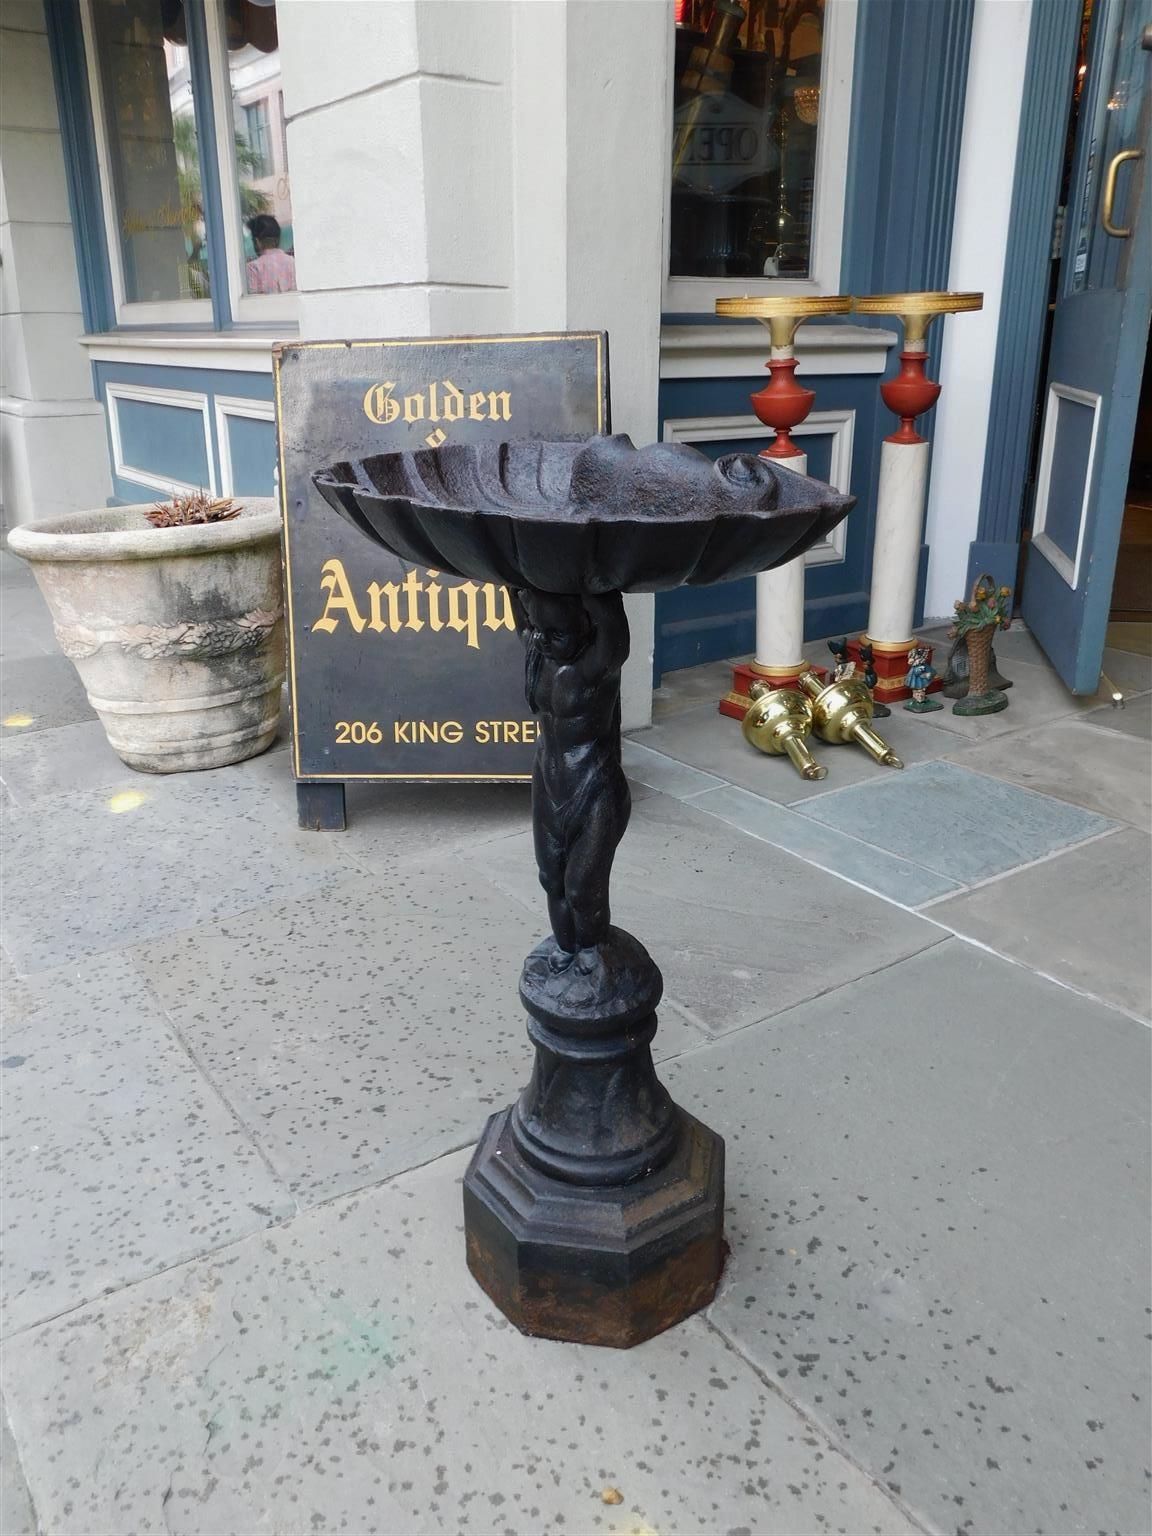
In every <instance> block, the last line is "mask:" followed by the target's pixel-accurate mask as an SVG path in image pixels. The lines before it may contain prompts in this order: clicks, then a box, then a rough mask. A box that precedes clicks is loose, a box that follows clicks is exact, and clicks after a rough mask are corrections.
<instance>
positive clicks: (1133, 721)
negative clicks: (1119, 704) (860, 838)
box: [1084, 694, 1152, 741]
mask: <svg viewBox="0 0 1152 1536" xmlns="http://www.w3.org/2000/svg"><path fill="white" fill-rule="evenodd" d="M1084 718H1085V720H1087V722H1088V724H1089V725H1096V726H1103V727H1104V729H1105V730H1106V731H1117V732H1119V733H1120V734H1121V735H1123V736H1136V737H1139V739H1140V740H1141V741H1149V740H1152V694H1146V695H1145V696H1144V697H1143V698H1140V699H1131V700H1129V701H1128V702H1127V703H1126V704H1125V705H1124V708H1123V709H1113V708H1112V706H1111V705H1109V706H1108V708H1107V709H1095V710H1093V711H1092V712H1091V714H1088V715H1085V717H1084Z"/></svg>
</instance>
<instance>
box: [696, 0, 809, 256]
mask: <svg viewBox="0 0 1152 1536" xmlns="http://www.w3.org/2000/svg"><path fill="white" fill-rule="evenodd" d="M823 47H824V0H739V3H738V0H677V3H676V64H675V69H676V77H675V78H676V89H675V108H674V118H673V126H672V216H671V258H670V267H669V272H670V275H671V276H672V277H710V278H765V277H767V278H792V279H795V278H807V277H808V276H809V275H810V271H811V265H812V251H811V237H812V204H813V193H814V188H815V179H816V142H817V134H818V132H819V119H820V105H821V103H820V74H821V65H822V60H823Z"/></svg>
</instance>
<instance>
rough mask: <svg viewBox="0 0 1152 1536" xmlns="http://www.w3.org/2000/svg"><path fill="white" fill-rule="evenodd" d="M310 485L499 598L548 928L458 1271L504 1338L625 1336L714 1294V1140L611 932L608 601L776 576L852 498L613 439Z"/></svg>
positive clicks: (616, 652) (653, 999) (755, 462)
mask: <svg viewBox="0 0 1152 1536" xmlns="http://www.w3.org/2000/svg"><path fill="white" fill-rule="evenodd" d="M314 480H315V483H316V486H317V488H318V489H319V490H320V492H321V494H322V495H323V496H324V497H325V499H326V500H327V501H329V502H330V503H331V505H332V506H333V507H334V508H335V509H336V510H337V511H338V512H339V513H341V515H342V516H344V517H345V518H347V520H348V521H349V522H351V523H353V524H355V526H356V527H357V528H359V529H360V531H361V532H362V533H364V534H365V535H366V536H367V537H368V538H370V539H373V540H374V541H375V542H376V543H378V544H381V545H383V547H384V548H385V549H388V550H390V551H391V552H392V553H393V554H396V555H399V556H400V557H401V558H402V559H404V560H411V561H413V562H415V563H416V564H419V565H426V566H431V567H432V568H434V569H435V570H439V571H444V572H447V573H451V574H455V575H458V576H462V577H464V578H467V579H470V580H475V581H493V582H502V583H504V584H505V585H506V586H507V587H508V588H509V590H510V591H511V593H512V599H513V608H514V612H515V614H516V621H517V627H518V629H519V631H520V635H521V638H522V640H523V642H524V646H525V651H526V678H527V697H528V705H529V708H530V709H531V710H532V711H533V712H534V713H535V714H536V715H537V716H538V717H539V720H540V737H539V744H538V747H537V753H536V766H535V771H534V774H533V784H532V822H533V831H534V835H535V845H536V861H537V864H538V865H539V870H540V883H541V885H543V887H544V890H545V892H546V894H547V899H548V916H549V919H550V921H551V925H552V932H551V935H550V936H549V937H548V938H546V939H545V940H543V941H542V942H541V943H540V944H538V945H537V946H536V948H535V949H534V950H532V952H531V954H530V955H529V956H528V958H527V960H526V961H525V962H524V970H523V973H522V976H521V979H520V999H521V1001H522V1003H523V1004H524V1007H525V1008H526V1009H527V1011H528V1034H529V1037H530V1039H531V1041H532V1043H533V1045H534V1046H535V1048H536V1060H535V1065H534V1067H533V1069H532V1076H531V1079H530V1080H529V1083H528V1086H527V1087H526V1088H525V1089H524V1092H523V1093H522V1094H521V1095H520V1098H519V1100H518V1101H517V1102H516V1103H515V1104H513V1105H511V1106H510V1107H509V1108H507V1109H502V1110H500V1111H499V1113H498V1114H495V1115H493V1116H492V1117H491V1119H490V1120H489V1121H488V1124H487V1127H486V1128H485V1131H484V1134H483V1136H482V1137H481V1139H480V1142H479V1145H478V1146H477V1148H476V1152H475V1155H474V1156H473V1158H472V1162H471V1164H470V1165H469V1168H468V1172H467V1174H466V1176H465V1179H464V1224H465V1232H466V1237H467V1253H468V1265H469V1268H470V1269H471V1271H472V1273H473V1275H474V1276H475V1277H476V1279H477V1280H478V1281H479V1282H480V1284H481V1285H482V1286H483V1288H484V1289H485V1290H486V1291H487V1292H488V1294H489V1296H490V1297H491V1298H492V1300H493V1301H494V1302H495V1303H496V1304H497V1306H498V1307H500V1309H501V1310H502V1311H503V1312H504V1313H505V1314H506V1315H507V1316H508V1317H509V1318H510V1319H511V1321H512V1322H514V1323H515V1324H516V1326H517V1327H518V1328H520V1329H521V1330H522V1331H523V1332H525V1333H530V1334H538V1335H542V1336H544V1337H546V1338H553V1339H573V1340H579V1341H580V1342H583V1343H587V1344H613V1345H617V1346H624V1347H626V1346H628V1345H632V1344H638V1343H640V1342H641V1340H643V1339H647V1338H650V1337H651V1336H652V1335H653V1334H656V1333H659V1332H660V1331H661V1330H662V1329H664V1328H668V1327H670V1326H671V1325H672V1324H673V1323H677V1322H679V1321H680V1320H681V1319H682V1318H684V1317H687V1316H688V1315H689V1314H690V1313H692V1312H695V1311H696V1310H697V1309H698V1308H700V1307H702V1306H705V1305H706V1304H707V1303H708V1302H709V1301H710V1300H711V1298H712V1296H713V1294H714V1292H715V1289H716V1284H717V1281H718V1279H719V1277H720V1269H721V1266H722V1264H723V1257H724V1242H723V1209H724V1143H723V1141H722V1140H721V1138H720V1137H719V1136H718V1135H717V1134H716V1133H715V1131H712V1130H709V1128H708V1127H707V1126H705V1125H702V1124H701V1123H700V1121H698V1120H695V1119H693V1117H692V1116H691V1115H688V1114H686V1113H685V1112H684V1111H683V1110H682V1109H679V1108H678V1107H677V1106H676V1105H675V1104H674V1103H673V1102H672V1100H671V1098H670V1097H669V1095H668V1092H667V1090H666V1089H665V1088H664V1086H663V1084H662V1083H661V1082H660V1080H659V1078H658V1077H657V1076H656V1072H655V1069H654V1068H653V1065H652V1055H651V1050H650V1045H651V1041H652V1037H653V1036H654V1034H655V1033H656V1006H657V1004H658V1003H659V1001H660V994H661V991H662V988H663V982H662V980H661V976H660V972H659V971H658V970H657V968H656V966H655V965H654V963H653V962H652V960H651V959H650V957H649V955H648V952H647V951H646V950H645V949H644V947H643V945H642V944H640V943H639V942H638V941H637V940H636V939H634V938H633V937H632V936H631V934H628V933H625V932H624V931H623V929H620V928H615V927H613V926H612V925H611V922H610V920H609V908H608V880H609V872H610V870H611V866H612V859H613V856H614V854H615V851H616V845H617V844H618V843H619V841H620V838H621V837H622V836H623V833H624V829H625V827H626V826H627V823H628V815H629V810H630V799H629V793H628V784H627V781H626V779H625V777H624V773H623V770H622V768H621V766H620V669H621V667H622V665H623V663H624V660H625V658H626V657H627V655H628V621H627V619H626V617H625V614H624V603H623V598H622V596H621V594H622V593H623V592H657V591H665V590H668V589H669V588H672V587H677V586H680V585H681V584H682V583H689V584H691V585H699V584H704V583H708V582H715V581H723V580H727V579H729V578H731V577H735V576H747V575H751V574H752V573H753V572H755V571H761V570H765V569H767V568H768V567H770V566H774V565H780V564H782V563H783V562H784V561H786V560H791V559H793V558H794V557H795V556H797V555H799V554H802V553H803V551H804V550H806V549H807V548H808V547H809V546H810V545H812V544H814V543H816V542H817V541H818V540H819V539H821V538H822V537H823V536H824V535H825V534H826V533H827V532H828V531H829V530H830V529H831V528H833V527H834V526H835V525H836V524H837V523H838V522H839V521H840V520H841V518H843V517H844V516H845V514H846V513H847V512H848V509H849V508H850V507H851V505H852V498H851V497H849V496H841V495H838V494H837V493H836V492H834V491H832V490H830V489H829V488H828V487H827V486H824V485H821V484H819V483H818V482H815V481H812V480H809V479H807V478H805V477H803V476H800V475H794V474H792V473H790V472H783V473H777V471H776V470H775V469H774V468H773V467H772V466H771V464H769V463H768V462H766V461H765V460H763V459H760V458H754V457H752V456H751V455H748V454H730V455H727V456H726V457H724V458H722V459H719V460H718V461H716V462H715V463H713V462H712V460H710V459H708V458H706V457H705V456H704V455H703V454H701V453H698V452H696V450H695V449H692V448H686V447H682V446H672V445H665V444H658V445H657V446H655V447H652V448H645V449H641V450H639V451H637V450H636V449H635V448H634V447H633V446H632V443H631V442H630V440H629V439H628V438H627V437H595V438H589V439H583V440H579V441H560V442H528V441H525V442H511V443H498V444H487V445H483V446H480V447H476V446H472V445H457V444H453V445H450V446H447V447H443V448H438V449H429V450H420V451H419V452H416V453H389V454H382V455H379V456H378V457H375V458H370V459H364V460H362V461H360V462H358V463H354V464H348V463H344V464H336V465H334V466H333V467H332V468H331V469H329V470H327V471H324V472H322V473H319V474H317V475H316V476H314Z"/></svg>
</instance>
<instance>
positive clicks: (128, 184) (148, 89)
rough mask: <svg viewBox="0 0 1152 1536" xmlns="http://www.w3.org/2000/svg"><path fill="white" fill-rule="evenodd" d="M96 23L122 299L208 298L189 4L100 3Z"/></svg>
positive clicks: (165, 0) (162, 0) (148, 0)
mask: <svg viewBox="0 0 1152 1536" xmlns="http://www.w3.org/2000/svg"><path fill="white" fill-rule="evenodd" d="M92 15H93V42H94V46H95V53H96V66H97V72H98V76H99V83H100V93H101V104H102V107H103V115H104V123H105V130H106V134H107V140H108V168H109V179H110V181H111V191H112V202H113V213H114V218H115V224H116V229H117V233H118V235H119V243H120V262H121V266H122V268H123V274H124V297H125V299H126V300H127V301H128V302H130V303H141V302H150V301H155V300H168V299H204V298H208V297H209V295H210V288H211V278H210V272H209V266H208V252H207V246H206V243H205V232H204V201H203V195H202V192H201V183H200V152H199V143H198V140H197V135H196V114H195V110H194V108H193V103H192V85H191V78H190V74H189V68H188V49H187V46H186V45H187V30H186V21H185V15H184V6H183V4H182V0H101V3H100V4H98V5H95V6H93V8H92Z"/></svg>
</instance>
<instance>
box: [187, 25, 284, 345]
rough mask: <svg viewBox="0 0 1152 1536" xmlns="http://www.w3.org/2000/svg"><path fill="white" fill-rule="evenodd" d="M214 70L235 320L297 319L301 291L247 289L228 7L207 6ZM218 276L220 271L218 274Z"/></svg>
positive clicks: (254, 322)
mask: <svg viewBox="0 0 1152 1536" xmlns="http://www.w3.org/2000/svg"><path fill="white" fill-rule="evenodd" d="M207 13H208V14H207V17H206V18H205V19H206V22H207V27H208V73H209V76H210V78H211V80H212V115H213V117H214V118H215V120H216V159H217V163H218V164H219V167H220V201H221V204H222V205H223V206H222V208H221V215H222V217H223V220H224V250H225V257H226V260H227V263H228V273H227V279H228V298H229V302H230V305H231V309H232V318H233V320H235V321H237V322H239V323H240V324H242V325H268V324H273V323H275V322H277V321H281V320H295V319H296V317H297V314H298V312H299V306H298V301H297V295H296V294H295V293H247V292H246V291H245V287H244V265H245V262H244V240H243V235H242V234H241V230H242V228H243V226H242V223H241V217H240V177H239V175H238V173H237V170H236V146H235V143H234V142H233V138H232V133H233V129H232V86H231V80H230V76H229V73H228V49H227V47H226V45H225V37H224V7H223V6H222V5H209V6H208V7H207ZM213 276H215V274H213Z"/></svg>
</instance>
